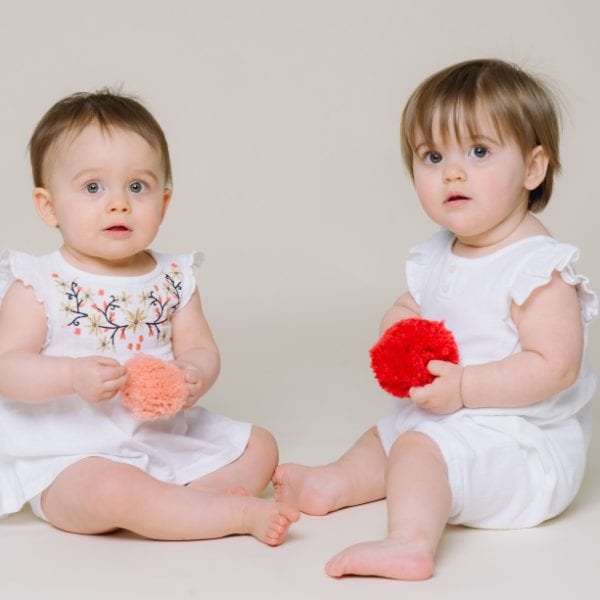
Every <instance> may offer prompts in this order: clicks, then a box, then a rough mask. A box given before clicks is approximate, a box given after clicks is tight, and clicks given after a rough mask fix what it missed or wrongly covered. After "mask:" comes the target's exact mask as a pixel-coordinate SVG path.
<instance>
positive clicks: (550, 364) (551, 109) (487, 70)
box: [273, 60, 598, 579]
mask: <svg viewBox="0 0 600 600" xmlns="http://www.w3.org/2000/svg"><path fill="white" fill-rule="evenodd" d="M558 139H559V126H558V115H557V110H556V104H555V102H554V100H553V97H552V94H551V93H550V92H549V90H548V89H547V88H546V87H545V86H544V85H543V84H542V83H541V82H540V81H538V80H537V79H536V78H534V77H532V76H531V75H529V74H527V73H525V72H523V71H522V70H521V69H519V68H518V67H516V66H514V65H510V64H507V63H505V62H503V61H499V60H474V61H467V62H464V63H460V64H458V65H454V66H451V67H448V68H446V69H444V70H442V71H440V72H439V73H436V74H434V75H432V76H431V77H429V78H428V79H426V80H425V81H424V82H423V83H422V84H421V85H420V86H419V87H418V88H417V89H416V91H415V92H414V93H413V94H412V96H411V97H410V99H409V101H408V103H407V105H406V107H405V109H404V113H403V118H402V147H403V148H402V149H403V156H404V159H405V162H406V165H407V167H408V169H409V172H410V174H411V176H412V178H413V181H414V184H415V188H416V191H417V195H418V196H419V200H420V202H421V205H422V207H423V209H424V210H425V212H426V213H427V215H428V216H429V217H430V218H431V219H432V220H433V221H434V222H435V223H436V224H437V225H439V226H440V227H441V228H442V229H441V231H438V232H437V233H436V234H435V235H433V236H432V237H431V238H430V239H429V240H427V241H426V242H424V243H422V244H420V245H417V246H415V247H414V248H412V249H411V255H410V258H409V260H408V263H407V266H406V279H407V283H408V292H406V293H405V294H404V295H403V296H401V297H400V298H399V299H398V300H397V301H396V303H395V304H394V306H393V307H392V308H391V309H390V310H389V311H388V312H387V313H386V314H385V316H384V318H383V321H382V325H381V333H383V332H384V331H386V329H387V328H388V327H390V326H391V325H392V324H394V323H395V322H397V321H399V320H402V319H406V318H414V317H421V318H424V319H432V320H435V321H444V322H445V324H446V327H448V329H450V330H451V331H452V332H453V334H454V336H455V339H456V341H457V346H458V349H459V354H460V364H458V365H455V364H453V363H449V362H444V361H439V360H434V361H431V362H430V363H429V364H428V370H429V372H430V373H431V374H432V375H433V376H434V380H433V382H432V383H431V384H429V385H425V386H423V387H414V388H411V389H410V390H409V397H408V398H403V399H395V400H393V401H392V409H391V412H390V414H389V415H388V416H387V417H386V418H384V419H382V420H381V421H380V422H379V423H378V425H377V427H373V428H372V429H370V430H369V431H367V432H366V433H365V434H364V435H363V436H362V437H361V438H360V439H359V440H358V441H357V442H356V444H355V445H354V446H353V447H352V448H350V450H348V452H346V454H344V455H343V456H342V457H341V458H340V459H338V460H337V461H336V462H335V463H332V464H330V465H326V466H321V467H305V466H302V465H297V464H287V465H281V466H280V467H278V469H277V470H276V472H275V476H274V479H273V481H274V485H275V491H276V493H275V497H276V498H277V499H279V500H283V501H286V502H290V503H292V504H295V505H296V506H297V507H298V508H299V509H300V510H302V511H304V512H306V513H309V514H326V513H327V512H330V511H333V510H337V509H339V508H342V507H344V506H353V505H356V504H360V503H363V502H368V501H371V500H376V499H380V498H383V497H387V503H388V536H387V537H386V538H385V539H384V540H380V541H374V542H366V543H361V544H357V545H354V546H351V547H349V548H347V549H345V550H343V551H342V552H341V553H339V554H338V555H336V556H334V557H333V558H332V559H331V560H330V561H329V562H328V563H327V565H326V571H327V573H328V574H329V575H331V576H333V577H340V576H343V575H345V574H359V575H374V576H381V577H390V578H396V579H425V578H428V577H430V576H431V575H432V574H433V572H434V558H435V553H436V549H437V546H438V542H439V539H440V537H441V535H442V532H443V530H444V527H445V525H446V523H455V524H463V525H468V526H472V527H485V528H518V527H530V526H534V525H537V524H539V523H541V522H542V521H545V520H547V519H550V518H552V517H554V516H556V515H558V514H559V513H561V512H562V511H563V510H564V509H565V508H566V507H567V506H568V505H569V503H570V502H571V501H572V500H573V498H574V496H575V495H576V493H577V491H578V489H579V487H580V484H581V481H582V478H583V474H584V469H585V462H586V451H587V448H588V444H589V440H590V423H591V421H590V403H591V399H592V396H593V394H594V391H595V387H596V378H595V376H594V375H593V373H592V372H591V371H590V367H589V365H588V362H587V359H586V356H585V352H586V346H587V332H586V330H587V325H588V323H589V322H590V321H591V320H592V318H593V317H594V316H595V315H596V314H597V312H598V299H597V297H596V295H595V294H594V293H593V292H592V291H591V290H590V288H589V287H588V280H587V279H586V278H585V277H583V276H581V275H579V274H577V273H576V271H575V268H574V264H575V262H576V261H577V259H578V256H579V253H578V250H577V249H576V248H575V247H574V246H571V245H569V244H564V243H560V242H558V241H556V240H555V239H553V238H552V237H551V235H550V233H549V232H548V231H547V229H546V228H545V227H544V226H543V224H542V223H541V222H540V221H539V220H538V219H537V218H536V217H535V216H534V214H533V213H535V212H538V211H540V210H542V209H543V208H544V207H545V205H546V204H547V202H548V200H549V198H550V194H551V191H552V182H553V174H554V172H555V171H556V170H557V169H558V167H559V156H558Z"/></svg>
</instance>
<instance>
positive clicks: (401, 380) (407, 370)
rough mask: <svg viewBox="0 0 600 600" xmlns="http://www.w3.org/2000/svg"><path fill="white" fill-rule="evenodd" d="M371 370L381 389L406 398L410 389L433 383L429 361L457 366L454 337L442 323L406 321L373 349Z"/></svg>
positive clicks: (420, 320)
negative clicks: (442, 361)
mask: <svg viewBox="0 0 600 600" xmlns="http://www.w3.org/2000/svg"><path fill="white" fill-rule="evenodd" d="M369 354H370V356H371V369H373V372H374V373H375V379H377V381H378V383H379V385H380V386H381V387H382V388H383V389H384V390H385V391H386V392H389V393H390V394H392V395H393V396H397V397H398V398H407V397H408V390H409V389H410V388H411V387H421V386H423V385H427V384H428V383H431V382H432V381H433V380H434V377H433V375H431V373H430V372H429V371H428V370H427V363H429V361H430V360H444V361H447V362H453V363H458V348H457V346H456V341H455V340H454V336H453V335H452V333H451V332H450V331H448V329H446V327H445V325H444V323H443V321H429V320H427V319H416V318H415V319H404V320H403V321H398V322H397V323H395V324H394V325H392V326H391V327H390V328H389V329H387V330H386V331H385V332H384V334H383V335H382V336H381V339H380V340H379V341H378V342H377V343H376V344H375V345H374V346H373V347H372V348H371V350H370V352H369Z"/></svg>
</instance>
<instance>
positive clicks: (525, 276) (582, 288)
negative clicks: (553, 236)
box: [510, 240, 598, 323]
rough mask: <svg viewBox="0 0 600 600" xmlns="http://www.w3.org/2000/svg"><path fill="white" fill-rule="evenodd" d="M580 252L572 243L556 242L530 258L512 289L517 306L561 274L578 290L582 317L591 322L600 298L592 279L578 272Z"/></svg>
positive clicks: (564, 279)
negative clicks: (577, 264) (591, 282)
mask: <svg viewBox="0 0 600 600" xmlns="http://www.w3.org/2000/svg"><path fill="white" fill-rule="evenodd" d="M578 260H579V250H578V249H577V248H576V247H575V246H572V245H570V244H564V243H561V242H557V241H555V240H552V241H551V242H550V243H548V244H547V245H544V246H542V247H541V248H539V249H538V250H537V251H536V252H534V253H532V254H531V255H529V256H528V257H527V258H526V259H525V260H524V261H523V263H522V264H521V267H520V268H519V269H518V270H517V273H516V276H515V279H514V281H513V282H512V285H511V287H510V294H511V297H512V299H513V300H514V301H515V303H516V304H518V305H522V304H523V303H524V302H525V300H527V298H528V297H529V295H530V294H531V293H532V292H533V291H534V290H535V289H537V288H539V287H542V286H543V285H546V284H547V283H549V282H550V279H551V278H552V273H553V272H554V271H557V272H558V273H560V276H561V277H562V279H563V281H565V282H566V283H568V284H569V285H573V286H575V287H576V288H577V293H578V295H579V302H580V305H581V314H582V317H583V320H584V321H585V322H586V323H587V322H589V321H591V320H592V319H593V318H594V317H595V316H596V315H597V314H598V296H597V295H596V294H595V293H594V291H593V290H592V289H591V288H590V285H589V279H588V278H587V277H584V276H583V275H580V274H579V273H577V272H576V271H575V266H574V265H575V263H576V262H577V261H578Z"/></svg>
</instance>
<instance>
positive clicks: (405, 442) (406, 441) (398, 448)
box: [390, 431, 445, 464]
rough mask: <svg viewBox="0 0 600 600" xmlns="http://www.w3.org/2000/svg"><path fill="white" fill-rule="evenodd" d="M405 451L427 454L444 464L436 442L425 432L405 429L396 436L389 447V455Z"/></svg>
mask: <svg viewBox="0 0 600 600" xmlns="http://www.w3.org/2000/svg"><path fill="white" fill-rule="evenodd" d="M405 452H413V453H414V452H418V453H420V454H428V455H430V456H431V457H432V458H434V459H435V460H437V461H439V462H440V463H443V464H445V460H444V457H443V455H442V452H441V450H440V447H439V446H438V445H437V443H436V442H435V441H434V440H433V439H432V438H431V437H429V436H428V435H427V434H425V433H422V432H420V431H407V432H406V433H403V434H402V435H400V436H398V438H397V439H396V441H395V442H394V443H393V444H392V447H391V448H390V456H391V455H392V454H397V453H405Z"/></svg>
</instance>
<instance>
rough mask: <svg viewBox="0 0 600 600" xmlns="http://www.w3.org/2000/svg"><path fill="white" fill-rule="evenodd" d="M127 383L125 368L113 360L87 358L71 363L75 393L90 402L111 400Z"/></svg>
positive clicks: (104, 357) (72, 383)
mask: <svg viewBox="0 0 600 600" xmlns="http://www.w3.org/2000/svg"><path fill="white" fill-rule="evenodd" d="M126 381H127V371H126V369H125V367H124V366H123V365H122V364H121V363H119V362H118V361H116V360H115V359H113V358H108V357H106V356H86V357H83V358H74V359H73V360H72V362H71V386H72V388H73V391H74V392H75V393H76V394H78V395H79V396H81V397H82V398H83V399H84V400H87V401H88V402H91V403H94V404H95V403H97V402H104V401H106V400H110V399H111V398H112V397H114V396H115V394H116V393H117V392H118V391H119V389H121V387H123V385H124V384H125V382H126Z"/></svg>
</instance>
